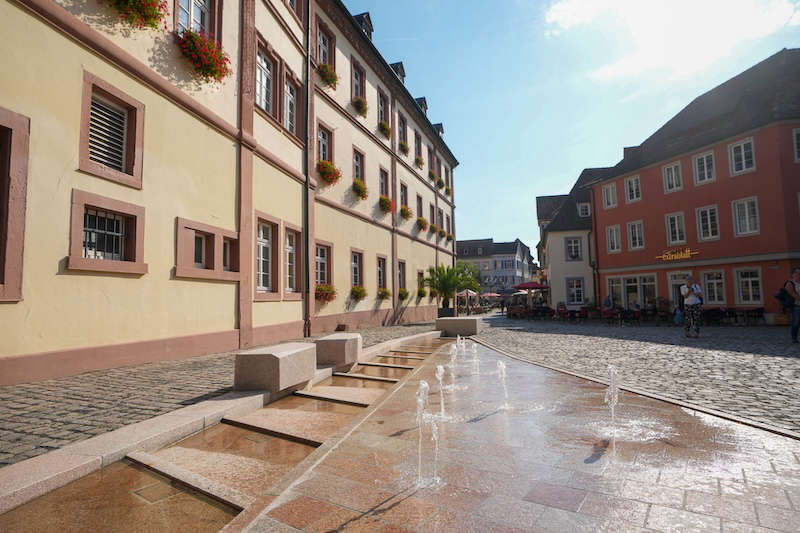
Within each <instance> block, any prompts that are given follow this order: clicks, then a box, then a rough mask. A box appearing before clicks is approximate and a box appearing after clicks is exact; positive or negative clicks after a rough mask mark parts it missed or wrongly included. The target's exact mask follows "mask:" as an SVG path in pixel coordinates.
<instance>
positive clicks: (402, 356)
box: [378, 354, 425, 361]
mask: <svg viewBox="0 0 800 533" xmlns="http://www.w3.org/2000/svg"><path fill="white" fill-rule="evenodd" d="M378 357H387V358H389V359H409V360H413V361H424V360H425V358H424V357H417V356H416V355H397V354H393V355H379V356H378Z"/></svg>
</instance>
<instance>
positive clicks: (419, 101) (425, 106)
mask: <svg viewBox="0 0 800 533" xmlns="http://www.w3.org/2000/svg"><path fill="white" fill-rule="evenodd" d="M414 100H415V101H416V102H417V105H418V106H419V108H420V109H422V112H423V113H425V115H427V114H428V102H427V100H425V97H424V96H423V97H421V98H414Z"/></svg>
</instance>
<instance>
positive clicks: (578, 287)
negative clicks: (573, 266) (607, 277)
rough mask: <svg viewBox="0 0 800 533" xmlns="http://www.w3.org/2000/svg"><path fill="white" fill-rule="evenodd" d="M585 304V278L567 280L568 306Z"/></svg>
mask: <svg viewBox="0 0 800 533" xmlns="http://www.w3.org/2000/svg"><path fill="white" fill-rule="evenodd" d="M581 304H583V278H567V305H581Z"/></svg>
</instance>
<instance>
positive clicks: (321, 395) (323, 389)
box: [295, 385, 385, 407]
mask: <svg viewBox="0 0 800 533" xmlns="http://www.w3.org/2000/svg"><path fill="white" fill-rule="evenodd" d="M384 394H385V393H384V390H383V389H362V388H356V387H337V386H331V385H319V386H316V387H314V388H313V389H311V390H309V391H296V392H295V395H296V396H303V397H305V398H315V399H318V400H327V401H330V402H338V403H345V404H349V405H358V406H360V407H367V406H369V405H370V404H371V403H373V402H374V401H375V400H377V399H378V398H380V397H381V396H383V395H384Z"/></svg>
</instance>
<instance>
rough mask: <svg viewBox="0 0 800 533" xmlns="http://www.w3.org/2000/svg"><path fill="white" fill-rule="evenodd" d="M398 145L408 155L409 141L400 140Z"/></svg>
mask: <svg viewBox="0 0 800 533" xmlns="http://www.w3.org/2000/svg"><path fill="white" fill-rule="evenodd" d="M397 146H398V148H400V151H401V152H403V154H404V155H408V143H407V142H405V141H400V142H399V143H398V145H397Z"/></svg>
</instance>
